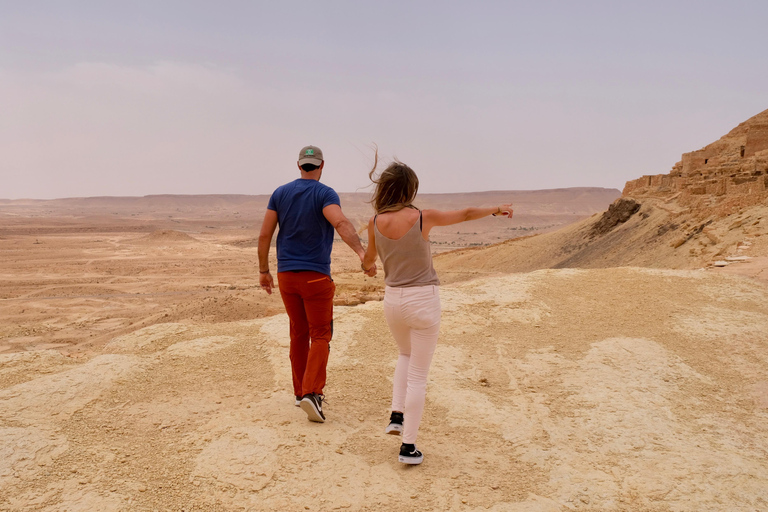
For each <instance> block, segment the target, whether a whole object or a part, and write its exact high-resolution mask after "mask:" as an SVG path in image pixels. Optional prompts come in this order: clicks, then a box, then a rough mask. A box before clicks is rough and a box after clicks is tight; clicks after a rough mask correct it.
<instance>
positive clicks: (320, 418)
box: [299, 393, 325, 423]
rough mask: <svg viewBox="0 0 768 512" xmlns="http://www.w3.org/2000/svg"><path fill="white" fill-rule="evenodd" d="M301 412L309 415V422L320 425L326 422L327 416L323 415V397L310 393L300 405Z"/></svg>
mask: <svg viewBox="0 0 768 512" xmlns="http://www.w3.org/2000/svg"><path fill="white" fill-rule="evenodd" d="M299 406H300V407H301V410H302V411H304V412H305V413H307V417H308V418H309V421H316V422H318V423H324V422H325V415H324V414H323V396H322V395H318V394H317V393H308V394H306V395H304V398H302V399H301V403H300V404H299Z"/></svg>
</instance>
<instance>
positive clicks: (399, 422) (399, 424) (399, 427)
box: [384, 411, 403, 436]
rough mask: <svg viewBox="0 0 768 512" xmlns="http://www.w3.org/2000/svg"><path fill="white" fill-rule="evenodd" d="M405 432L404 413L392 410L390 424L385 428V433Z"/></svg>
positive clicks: (394, 434)
mask: <svg viewBox="0 0 768 512" xmlns="http://www.w3.org/2000/svg"><path fill="white" fill-rule="evenodd" d="M402 432H403V413H401V412H395V411H392V414H391V415H390V416H389V425H387V428H385V429H384V433H385V434H392V435H393V436H399V435H400V434H401V433H402Z"/></svg>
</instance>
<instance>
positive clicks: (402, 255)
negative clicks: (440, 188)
mask: <svg viewBox="0 0 768 512" xmlns="http://www.w3.org/2000/svg"><path fill="white" fill-rule="evenodd" d="M376 217H378V215H377V216H376ZM376 220H377V219H376V218H374V219H373V233H374V236H375V237H376V252H377V253H378V254H379V258H381V263H382V265H384V283H385V284H386V285H387V286H395V287H399V288H410V287H413V286H427V285H435V286H437V285H439V284H440V280H439V279H438V278H437V272H435V268H434V267H433V266H432V251H431V250H430V248H429V242H427V241H426V240H424V238H423V237H422V236H421V211H419V219H418V220H417V221H416V222H414V223H413V226H411V229H409V230H408V232H407V233H406V234H404V235H403V236H402V237H400V238H399V239H397V240H392V239H391V238H387V237H386V236H384V235H382V234H381V233H380V232H379V227H378V226H377V225H376Z"/></svg>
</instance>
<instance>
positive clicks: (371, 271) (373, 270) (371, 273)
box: [360, 263, 376, 277]
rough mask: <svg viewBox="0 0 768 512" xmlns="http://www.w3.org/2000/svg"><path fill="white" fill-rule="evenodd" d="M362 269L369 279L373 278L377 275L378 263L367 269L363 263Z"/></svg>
mask: <svg viewBox="0 0 768 512" xmlns="http://www.w3.org/2000/svg"><path fill="white" fill-rule="evenodd" d="M360 268H361V269H362V270H363V274H365V275H367V276H368V277H373V276H375V275H376V263H374V264H373V265H372V266H371V268H365V263H361V264H360Z"/></svg>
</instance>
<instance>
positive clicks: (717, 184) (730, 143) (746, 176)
mask: <svg viewBox="0 0 768 512" xmlns="http://www.w3.org/2000/svg"><path fill="white" fill-rule="evenodd" d="M622 197H635V198H641V197H661V198H664V199H667V200H670V201H671V200H673V199H676V200H677V201H678V203H679V204H681V205H683V206H688V207H691V208H693V209H706V210H707V211H708V212H710V213H715V214H719V215H728V214H730V213H733V212H734V211H735V210H737V209H739V208H744V207H748V206H753V205H756V204H759V203H761V202H764V201H766V200H768V110H765V111H763V112H761V113H760V114H758V115H756V116H754V117H752V118H750V119H748V120H747V121H745V122H743V123H741V124H740V125H739V126H737V127H736V128H734V129H733V130H731V132H730V133H728V134H727V135H725V136H724V137H722V138H721V139H720V140H718V141H716V142H713V143H712V144H709V145H708V146H705V147H704V148H702V149H699V150H698V151H692V152H690V153H684V154H683V158H682V160H681V161H680V162H678V163H676V164H675V166H674V167H673V168H672V171H671V172H670V173H669V174H657V175H654V176H643V177H642V178H639V179H636V180H632V181H628V182H627V184H626V185H625V186H624V191H623V193H622Z"/></svg>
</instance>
